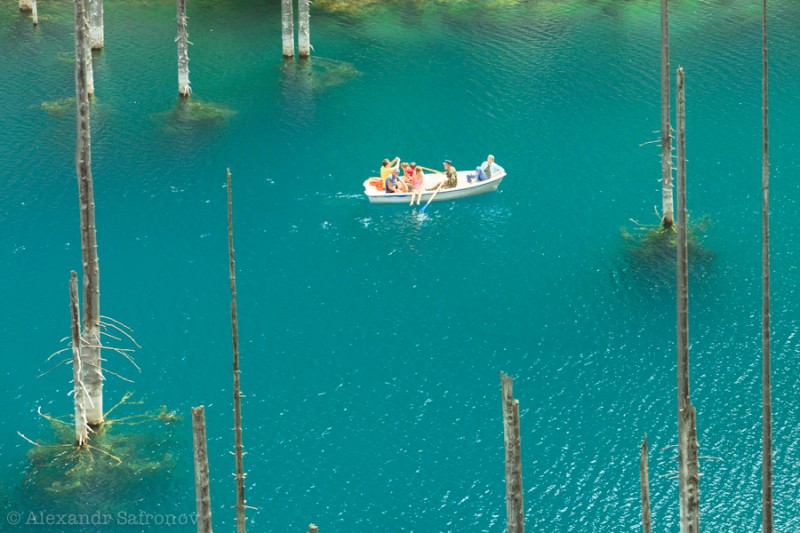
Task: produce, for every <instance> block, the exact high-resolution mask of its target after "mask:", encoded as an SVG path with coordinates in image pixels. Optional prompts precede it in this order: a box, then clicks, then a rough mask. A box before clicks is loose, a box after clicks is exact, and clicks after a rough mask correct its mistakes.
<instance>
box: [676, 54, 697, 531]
mask: <svg viewBox="0 0 800 533" xmlns="http://www.w3.org/2000/svg"><path fill="white" fill-rule="evenodd" d="M677 77H678V80H677V84H678V109H677V115H678V245H677V263H678V266H677V286H678V290H677V293H678V294H677V300H678V305H677V307H678V313H677V314H678V326H677V329H678V339H677V345H678V364H677V367H678V482H679V485H680V524H681V527H680V529H681V533H697V532H698V531H699V528H700V513H699V504H700V492H699V466H698V458H697V429H696V421H695V410H694V407H693V406H692V404H691V400H690V398H689V268H688V257H687V245H686V242H687V233H686V231H687V230H686V100H685V95H684V76H683V68H679V69H678V73H677Z"/></svg>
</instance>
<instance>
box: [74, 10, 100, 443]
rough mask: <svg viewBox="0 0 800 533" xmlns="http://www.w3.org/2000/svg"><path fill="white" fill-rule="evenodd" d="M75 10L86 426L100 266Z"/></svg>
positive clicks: (92, 403)
mask: <svg viewBox="0 0 800 533" xmlns="http://www.w3.org/2000/svg"><path fill="white" fill-rule="evenodd" d="M74 6H75V7H74V11H75V98H76V102H77V123H78V135H77V142H76V149H75V167H76V173H77V175H78V198H79V207H80V228H81V258H82V262H83V333H82V335H81V338H82V343H83V345H82V346H81V372H82V376H81V379H82V381H83V385H84V387H85V389H86V394H87V395H88V402H87V405H86V419H87V423H88V424H89V426H90V427H92V428H95V427H98V426H100V425H102V424H103V372H102V364H101V358H100V350H101V342H100V266H99V262H98V257H97V231H96V226H95V216H94V184H93V180H92V149H91V132H90V117H89V87H88V85H89V83H88V80H87V73H86V71H87V69H88V67H89V66H90V65H91V58H90V57H87V55H90V54H91V51H90V50H89V45H88V38H87V33H88V32H87V27H88V24H87V22H86V10H85V8H86V0H77V1H76V2H74Z"/></svg>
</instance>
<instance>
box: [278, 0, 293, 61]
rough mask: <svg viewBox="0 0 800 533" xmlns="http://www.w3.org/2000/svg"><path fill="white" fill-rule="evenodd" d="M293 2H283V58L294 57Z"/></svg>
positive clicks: (282, 0)
mask: <svg viewBox="0 0 800 533" xmlns="http://www.w3.org/2000/svg"><path fill="white" fill-rule="evenodd" d="M292 1H293V0H281V40H282V43H283V57H285V58H289V57H294V7H293V5H292Z"/></svg>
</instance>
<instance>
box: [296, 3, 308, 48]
mask: <svg viewBox="0 0 800 533" xmlns="http://www.w3.org/2000/svg"><path fill="white" fill-rule="evenodd" d="M309 4H310V2H309V0H297V19H298V20H297V53H298V55H299V56H300V57H308V56H310V55H311V34H310V17H311V15H310V5H309Z"/></svg>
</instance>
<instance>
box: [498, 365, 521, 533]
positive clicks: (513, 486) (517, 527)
mask: <svg viewBox="0 0 800 533" xmlns="http://www.w3.org/2000/svg"><path fill="white" fill-rule="evenodd" d="M500 382H501V391H502V395H503V442H504V444H505V450H506V514H507V519H508V533H523V532H524V531H525V509H524V507H523V503H522V454H521V452H520V436H519V433H520V427H519V401H518V400H515V399H514V398H513V380H512V379H511V378H510V377H509V376H507V375H506V374H504V373H503V372H500Z"/></svg>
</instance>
